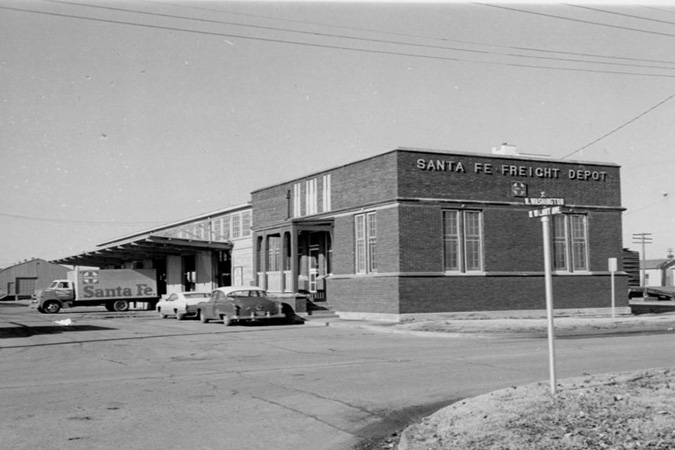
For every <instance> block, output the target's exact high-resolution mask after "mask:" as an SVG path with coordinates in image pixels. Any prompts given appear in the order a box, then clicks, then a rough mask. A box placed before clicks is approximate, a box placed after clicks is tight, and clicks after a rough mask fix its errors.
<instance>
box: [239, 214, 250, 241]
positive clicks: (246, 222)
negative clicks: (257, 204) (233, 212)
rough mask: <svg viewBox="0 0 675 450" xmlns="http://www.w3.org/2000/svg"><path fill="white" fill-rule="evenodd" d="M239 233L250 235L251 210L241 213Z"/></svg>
mask: <svg viewBox="0 0 675 450" xmlns="http://www.w3.org/2000/svg"><path fill="white" fill-rule="evenodd" d="M241 222H242V223H241V233H242V236H250V235H251V211H244V212H243V213H241Z"/></svg>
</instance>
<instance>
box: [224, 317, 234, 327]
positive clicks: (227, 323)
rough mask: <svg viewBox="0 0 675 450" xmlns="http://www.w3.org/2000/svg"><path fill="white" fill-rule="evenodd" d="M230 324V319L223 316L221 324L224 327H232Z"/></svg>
mask: <svg viewBox="0 0 675 450" xmlns="http://www.w3.org/2000/svg"><path fill="white" fill-rule="evenodd" d="M232 322H233V321H232V318H231V317H230V316H227V315H225V316H223V324H224V325H225V326H226V327H229V326H230V325H232Z"/></svg>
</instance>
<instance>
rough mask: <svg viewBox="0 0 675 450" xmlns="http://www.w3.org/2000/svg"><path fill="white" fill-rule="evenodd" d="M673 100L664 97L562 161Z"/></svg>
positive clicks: (672, 95)
mask: <svg viewBox="0 0 675 450" xmlns="http://www.w3.org/2000/svg"><path fill="white" fill-rule="evenodd" d="M673 98H675V94H671V95H669V96H668V97H666V98H665V99H663V100H661V101H660V102H658V103H657V104H656V105H654V106H652V107H651V108H649V109H648V110H646V111H644V112H642V113H640V114H638V115H637V116H635V117H633V118H632V119H630V120H629V121H627V122H625V123H623V124H621V125H619V126H618V127H616V128H614V129H613V130H612V131H610V132H609V133H606V134H604V135H602V136H600V137H599V138H597V139H595V140H594V141H592V142H590V143H588V144H586V145H584V146H583V147H581V148H580V149H578V150H575V151H573V152H572V153H569V154H567V155H565V156H563V157H562V159H566V158H569V157H570V156H572V155H574V154H576V153H579V152H580V151H582V150H585V149H587V148H588V147H590V146H591V145H593V144H596V143H597V142H600V141H601V140H603V139H605V138H606V137H609V136H611V135H612V134H614V133H616V132H617V131H619V130H621V129H622V128H625V127H627V126H628V125H630V124H631V123H633V122H635V121H636V120H638V119H640V118H642V117H644V116H645V115H647V114H649V113H650V112H652V111H654V110H655V109H656V108H658V107H659V106H661V105H663V104H664V103H666V102H668V101H670V100H672V99H673Z"/></svg>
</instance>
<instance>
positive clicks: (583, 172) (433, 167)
mask: <svg viewBox="0 0 675 450" xmlns="http://www.w3.org/2000/svg"><path fill="white" fill-rule="evenodd" d="M416 165H417V168H418V169H419V170H425V171H429V172H453V173H467V172H468V171H472V172H473V173H481V174H484V175H503V176H507V177H530V178H552V179H560V178H568V179H570V180H581V181H587V180H589V181H606V180H607V172H604V171H600V170H587V169H565V170H563V169H560V168H557V167H544V166H530V165H515V164H490V163H478V162H477V163H473V164H465V163H463V162H462V161H452V160H445V159H418V160H417V163H416Z"/></svg>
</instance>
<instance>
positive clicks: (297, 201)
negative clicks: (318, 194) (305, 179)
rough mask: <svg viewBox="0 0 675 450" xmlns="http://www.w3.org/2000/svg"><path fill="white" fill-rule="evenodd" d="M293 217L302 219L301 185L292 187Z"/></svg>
mask: <svg viewBox="0 0 675 450" xmlns="http://www.w3.org/2000/svg"><path fill="white" fill-rule="evenodd" d="M293 217H302V185H301V184H300V183H295V184H294V185H293Z"/></svg>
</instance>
